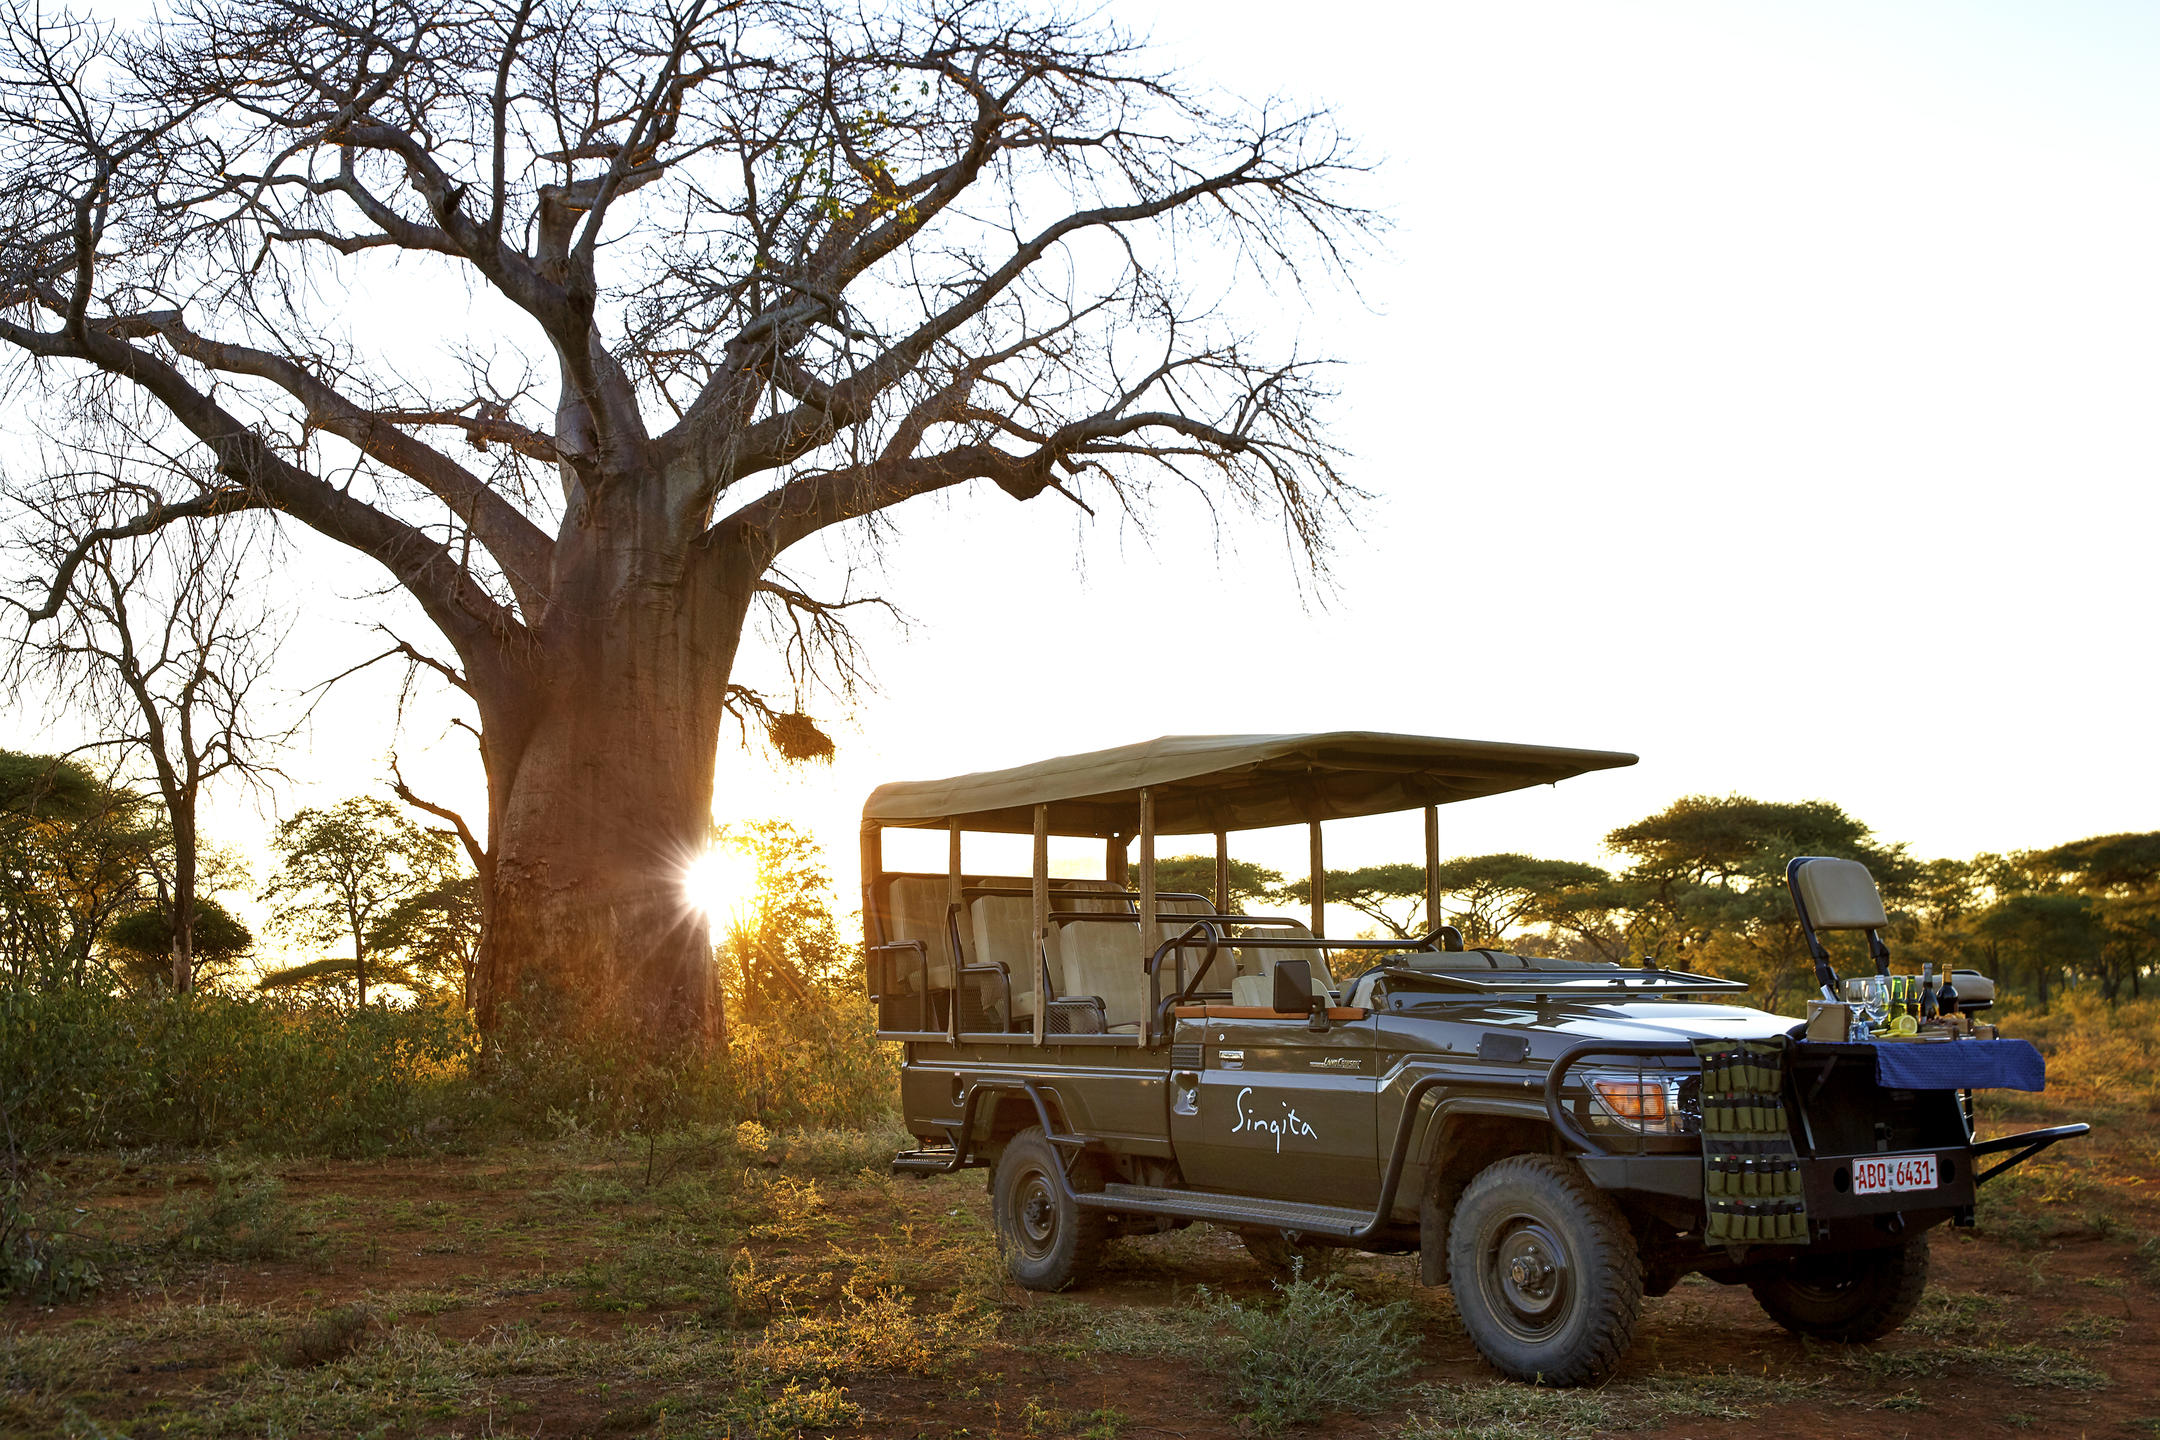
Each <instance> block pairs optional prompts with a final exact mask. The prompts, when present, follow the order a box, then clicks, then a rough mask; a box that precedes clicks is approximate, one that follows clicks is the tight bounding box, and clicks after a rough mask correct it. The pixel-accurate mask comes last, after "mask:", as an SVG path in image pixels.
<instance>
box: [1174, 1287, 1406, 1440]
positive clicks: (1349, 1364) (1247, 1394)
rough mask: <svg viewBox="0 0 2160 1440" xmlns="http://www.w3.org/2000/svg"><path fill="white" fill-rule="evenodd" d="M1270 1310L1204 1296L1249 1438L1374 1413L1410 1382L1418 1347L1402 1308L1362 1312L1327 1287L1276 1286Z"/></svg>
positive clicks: (1353, 1300)
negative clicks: (1396, 1387) (1338, 1414)
mask: <svg viewBox="0 0 2160 1440" xmlns="http://www.w3.org/2000/svg"><path fill="white" fill-rule="evenodd" d="M1275 1288H1276V1290H1277V1292H1278V1293H1279V1296H1280V1299H1279V1300H1278V1301H1277V1303H1275V1304H1273V1305H1266V1306H1259V1305H1243V1304H1239V1303H1238V1302H1237V1301H1234V1300H1230V1299H1227V1298H1224V1297H1221V1296H1215V1295H1208V1296H1204V1297H1203V1300H1202V1306H1201V1308H1202V1310H1203V1311H1204V1312H1205V1313H1206V1314H1207V1315H1208V1316H1209V1318H1210V1319H1212V1320H1213V1321H1214V1322H1215V1325H1216V1327H1217V1329H1218V1333H1219V1335H1220V1337H1221V1338H1220V1341H1219V1342H1218V1343H1219V1345H1220V1347H1221V1349H1220V1351H1219V1352H1218V1358H1219V1363H1220V1365H1221V1368H1222V1369H1223V1370H1224V1371H1225V1372H1226V1375H1227V1378H1228V1380H1229V1384H1230V1394H1231V1396H1232V1398H1233V1399H1234V1400H1235V1401H1236V1402H1237V1403H1238V1405H1239V1406H1240V1407H1241V1408H1242V1411H1243V1413H1244V1417H1245V1419H1246V1420H1247V1421H1248V1422H1249V1423H1250V1424H1251V1425H1252V1427H1253V1428H1254V1429H1255V1430H1258V1431H1260V1432H1261V1433H1263V1434H1273V1433H1275V1432H1276V1431H1279V1430H1282V1429H1283V1428H1285V1427H1286V1426H1290V1425H1300V1424H1307V1423H1310V1422H1311V1421H1314V1420H1317V1419H1319V1418H1320V1417H1321V1416H1322V1415H1324V1414H1327V1413H1328V1412H1330V1411H1335V1410H1374V1409H1378V1408H1381V1407H1382V1406H1385V1405H1387V1404H1388V1403H1389V1402H1390V1400H1391V1399H1392V1398H1393V1397H1392V1396H1391V1394H1390V1392H1389V1389H1388V1386H1389V1383H1390V1382H1391V1381H1395V1380H1399V1379H1401V1378H1402V1377H1403V1376H1405V1375H1407V1374H1409V1373H1410V1371H1411V1369H1412V1368H1413V1366H1414V1364H1415V1357H1416V1354H1417V1343H1416V1341H1415V1340H1414V1339H1413V1338H1412V1337H1411V1336H1410V1335H1409V1334H1407V1333H1406V1332H1405V1329H1404V1321H1405V1319H1406V1318H1407V1317H1408V1315H1409V1312H1410V1306H1409V1304H1408V1303H1407V1302H1402V1301H1398V1302H1396V1303H1395V1304H1392V1305H1369V1304H1367V1303H1365V1302H1364V1301H1362V1300H1360V1299H1358V1298H1357V1297H1356V1296H1355V1295H1353V1294H1351V1293H1350V1292H1349V1291H1348V1290H1346V1289H1343V1288H1341V1287H1340V1286H1338V1285H1336V1284H1334V1283H1332V1282H1330V1281H1326V1280H1319V1281H1313V1280H1306V1279H1303V1278H1299V1279H1295V1280H1292V1281H1291V1282H1290V1283H1289V1284H1287V1285H1277V1286H1276V1287H1275Z"/></svg>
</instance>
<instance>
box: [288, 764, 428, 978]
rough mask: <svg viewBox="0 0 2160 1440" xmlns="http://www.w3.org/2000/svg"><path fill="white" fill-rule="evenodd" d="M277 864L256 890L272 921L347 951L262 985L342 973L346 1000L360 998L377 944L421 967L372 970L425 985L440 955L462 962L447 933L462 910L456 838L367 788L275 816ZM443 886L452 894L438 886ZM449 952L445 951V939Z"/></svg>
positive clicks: (300, 936) (301, 936) (291, 969)
mask: <svg viewBox="0 0 2160 1440" xmlns="http://www.w3.org/2000/svg"><path fill="white" fill-rule="evenodd" d="M271 844H272V846H273V848H275V849H276V851H277V853H278V856H279V859H280V863H279V866H278V869H277V872H276V873H275V874H274V875H272V876H271V879H270V884H269V886H268V888H267V889H265V890H264V892H263V898H264V899H265V900H268V901H270V902H271V903H272V904H273V905H274V906H275V907H276V909H275V912H274V920H275V923H276V924H277V925H278V927H279V928H280V929H282V930H284V931H285V932H286V933H288V934H290V935H292V936H293V937H294V938H296V939H299V940H303V941H308V942H312V943H315V944H322V945H333V944H344V945H347V946H349V947H350V951H351V953H350V955H349V956H339V957H336V958H329V957H325V958H324V959H321V960H316V961H310V962H308V963H307V964H305V965H298V966H291V967H288V968H287V969H285V970H281V971H279V972H277V973H275V974H273V975H270V976H266V977H265V978H264V982H263V983H264V984H266V985H270V986H279V985H296V984H304V983H311V982H315V981H321V980H329V979H337V980H339V981H342V980H344V979H348V978H349V979H350V980H351V981H352V985H353V994H354V999H355V1001H356V1002H357V1003H358V1004H361V1005H365V1004H367V998H368V981H369V979H370V978H371V965H370V962H371V961H374V960H375V959H376V957H377V952H378V951H379V950H400V949H402V950H405V951H407V952H408V953H409V954H411V955H412V957H413V959H414V960H415V962H416V963H418V964H419V965H420V967H421V969H422V971H423V974H422V975H419V976H415V975H412V974H409V973H408V972H407V971H406V970H403V969H401V970H399V971H397V972H396V973H393V974H389V975H385V974H381V973H374V974H373V976H372V978H374V979H375V980H376V981H377V982H378V983H380V982H381V981H382V980H383V979H392V980H395V981H397V982H398V983H401V984H403V983H408V982H409V981H412V980H415V979H418V980H420V981H421V984H422V988H427V986H426V967H427V965H428V964H430V963H432V964H434V965H437V966H440V965H442V964H443V963H444V962H445V961H446V960H449V961H450V962H451V963H457V964H459V965H460V966H462V964H463V961H462V959H460V958H458V955H457V941H456V940H455V939H454V938H449V937H446V935H445V927H446V925H447V926H448V927H449V930H450V934H451V936H454V934H455V922H456V920H457V918H458V916H459V915H460V913H463V914H467V915H469V914H470V913H471V908H470V907H469V906H467V907H464V909H463V910H462V912H461V910H460V908H459V905H458V902H457V900H456V899H455V895H454V882H455V881H457V880H458V879H459V878H461V877H460V874H459V868H460V866H461V863H462V859H461V856H460V853H459V849H458V844H457V840H456V837H455V836H451V835H446V834H444V833H443V832H441V831H439V830H430V829H427V828H425V827H423V826H421V825H418V824H416V823H415V822H414V821H413V820H412V819H411V818H409V817H408V816H407V815H406V814H405V812H404V811H402V810H400V809H399V808H398V807H397V806H395V805H392V804H391V803H390V802H389V801H387V800H382V799H378V798H376V797H375V796H372V795H356V796H353V797H351V798H350V799H346V800H340V801H339V802H338V803H337V804H335V805H331V806H327V807H324V808H321V809H308V810H302V811H300V812H299V813H298V814H295V815H293V816H292V817H291V818H290V819H287V820H285V821H284V822H282V823H281V824H280V825H279V826H278V828H277V834H276V836H275V837H274V838H273V840H272V842H271ZM446 888H450V889H451V891H452V893H450V894H446V893H445V890H446ZM446 946H447V947H448V949H449V951H450V952H451V953H450V954H449V955H447V956H446V955H445V953H444V950H445V947H446Z"/></svg>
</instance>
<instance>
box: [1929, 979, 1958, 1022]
mask: <svg viewBox="0 0 2160 1440" xmlns="http://www.w3.org/2000/svg"><path fill="white" fill-rule="evenodd" d="M1935 1008H1936V1009H1937V1010H1938V1011H1940V1012H1941V1014H1942V1017H1943V1019H1945V1020H1948V1021H1950V1022H1951V1023H1952V1024H1955V1023H1957V1018H1958V993H1957V984H1956V982H1954V981H1953V980H1951V978H1950V967H1949V966H1947V965H1945V966H1943V978H1942V984H1941V985H1939V986H1937V987H1936V990H1935Z"/></svg>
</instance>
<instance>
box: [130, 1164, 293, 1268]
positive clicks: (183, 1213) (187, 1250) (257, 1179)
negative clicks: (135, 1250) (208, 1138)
mask: <svg viewBox="0 0 2160 1440" xmlns="http://www.w3.org/2000/svg"><path fill="white" fill-rule="evenodd" d="M293 1229H294V1226H293V1211H292V1207H291V1206H290V1205H289V1204H287V1203H286V1200H285V1186H284V1184H283V1183H282V1182H281V1181H279V1180H278V1179H277V1177H276V1176H274V1175H263V1174H258V1173H256V1172H254V1171H251V1170H246V1169H241V1170H231V1169H220V1170H219V1171H218V1172H216V1174H215V1178H214V1180H213V1182H212V1186H211V1190H210V1193H209V1194H207V1195H194V1196H187V1197H182V1198H180V1199H176V1200H172V1201H168V1202H167V1204H166V1207H165V1223H164V1232H165V1233H164V1237H163V1239H162V1241H161V1242H160V1243H159V1246H158V1248H161V1249H164V1250H168V1251H171V1252H172V1253H173V1254H176V1255H182V1256H186V1257H189V1258H191V1259H199V1260H283V1259H286V1258H287V1257H288V1256H290V1255H291V1254H292V1253H293V1246H294V1236H293Z"/></svg>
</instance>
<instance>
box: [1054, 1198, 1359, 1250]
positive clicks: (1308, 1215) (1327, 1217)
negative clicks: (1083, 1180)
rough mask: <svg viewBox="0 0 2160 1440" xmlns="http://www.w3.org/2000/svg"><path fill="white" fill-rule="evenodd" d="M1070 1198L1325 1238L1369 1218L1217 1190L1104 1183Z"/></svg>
mask: <svg viewBox="0 0 2160 1440" xmlns="http://www.w3.org/2000/svg"><path fill="white" fill-rule="evenodd" d="M1073 1199H1075V1200H1077V1201H1079V1202H1080V1203H1081V1204H1082V1205H1085V1206H1087V1207H1088V1208H1089V1209H1091V1210H1115V1211H1118V1212H1119V1213H1121V1214H1126V1215H1169V1216H1174V1217H1176V1218H1178V1219H1181V1220H1209V1221H1213V1222H1214V1223H1215V1224H1218V1225H1234V1226H1243V1227H1246V1228H1248V1229H1258V1230H1287V1231H1290V1232H1293V1233H1295V1234H1299V1235H1311V1236H1314V1237H1316V1238H1326V1239H1331V1240H1348V1239H1350V1238H1352V1237H1353V1236H1356V1235H1359V1234H1360V1233H1361V1232H1363V1231H1364V1230H1365V1229H1367V1227H1369V1226H1370V1225H1371V1223H1372V1218H1373V1217H1372V1212H1371V1211H1369V1210H1346V1209H1344V1208H1342V1207H1341V1206H1337V1205H1300V1204H1298V1203H1296V1202H1295V1201H1290V1200H1256V1199H1254V1198H1253V1197H1252V1196H1250V1195H1217V1194H1214V1193H1212V1192H1209V1191H1206V1190H1166V1189H1164V1188H1162V1187H1161V1186H1157V1185H1105V1186H1104V1187H1103V1188H1102V1189H1100V1190H1084V1191H1081V1192H1079V1193H1078V1194H1076V1195H1074V1196H1073Z"/></svg>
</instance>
